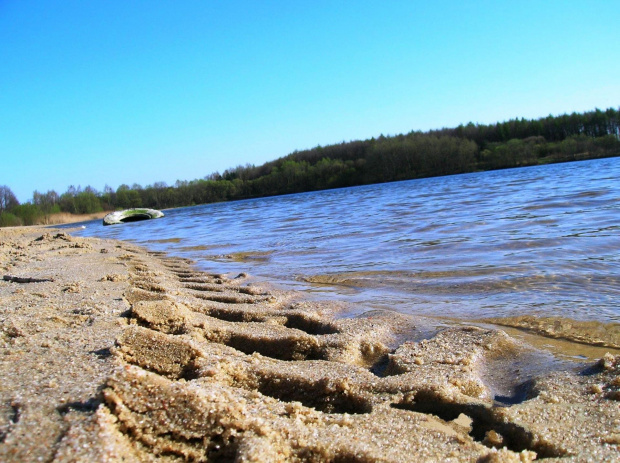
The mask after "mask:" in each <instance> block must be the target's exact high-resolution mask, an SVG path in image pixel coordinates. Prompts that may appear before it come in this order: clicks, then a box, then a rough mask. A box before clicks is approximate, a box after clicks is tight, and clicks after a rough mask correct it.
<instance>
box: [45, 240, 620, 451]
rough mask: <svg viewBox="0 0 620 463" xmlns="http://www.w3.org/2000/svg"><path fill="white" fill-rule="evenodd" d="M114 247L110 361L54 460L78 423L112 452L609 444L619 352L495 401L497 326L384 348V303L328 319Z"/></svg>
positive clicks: (388, 326) (187, 266) (238, 284)
mask: <svg viewBox="0 0 620 463" xmlns="http://www.w3.org/2000/svg"><path fill="white" fill-rule="evenodd" d="M123 259H124V260H125V261H126V262H127V265H128V266H129V269H130V283H131V288H130V289H129V290H128V291H127V292H126V293H125V297H126V299H127V301H128V303H129V305H130V310H129V311H128V313H126V317H127V321H128V325H129V326H128V327H127V328H126V329H125V330H124V332H123V334H122V335H121V336H120V337H119V338H118V339H117V341H116V346H115V347H114V348H113V349H112V351H113V354H114V356H115V358H116V359H118V361H119V363H120V365H121V366H120V367H119V368H118V370H117V372H116V373H115V374H114V375H113V376H112V377H111V378H110V379H109V381H108V382H107V384H106V387H105V388H104V390H103V393H102V401H103V405H102V406H101V407H100V408H99V409H98V410H97V412H96V414H95V416H94V418H93V420H92V422H89V423H86V424H82V425H81V426H83V427H84V429H77V428H76V429H75V430H74V433H73V434H74V436H73V437H66V442H65V443H64V445H61V446H60V450H59V452H58V453H57V457H58V458H60V459H62V457H63V455H64V456H66V455H74V456H75V455H79V453H80V452H79V448H78V446H76V445H75V442H80V438H79V436H87V437H81V439H82V440H86V441H89V442H90V445H96V446H98V447H99V448H102V449H106V452H107V453H105V455H108V456H111V458H112V459H114V458H120V457H121V456H122V458H123V459H124V461H132V460H135V461H149V460H161V461H168V460H170V461H177V460H189V461H274V462H275V461H300V462H305V461H308V462H319V461H330V462H364V461H393V462H402V461H531V460H532V459H535V458H538V459H543V458H547V459H550V460H552V461H553V460H554V459H561V461H571V460H574V461H581V460H582V459H583V458H586V457H587V458H591V459H593V460H594V461H606V460H607V461H612V460H614V459H618V458H620V451H619V444H620V406H619V404H618V401H617V400H618V399H619V398H620V397H619V396H620V392H618V391H619V389H620V378H619V373H620V365H619V363H620V362H619V360H620V358H613V357H611V356H609V357H608V358H605V359H603V360H601V362H599V363H598V364H596V365H590V366H589V367H587V368H586V367H585V366H584V369H582V371H580V372H562V373H555V374H550V375H548V376H546V377H543V378H538V379H536V380H533V381H530V382H528V383H526V384H523V385H521V386H520V387H519V388H517V389H516V390H515V393H514V396H512V397H509V398H508V400H507V402H514V403H513V405H511V406H507V405H506V404H503V406H500V405H502V404H498V402H497V401H495V400H494V392H493V390H492V389H491V387H490V386H489V385H488V384H487V383H486V381H485V377H486V376H485V374H484V372H485V371H488V370H489V369H490V368H494V366H497V365H500V364H502V361H504V360H505V361H506V362H507V363H509V360H510V359H513V358H515V357H518V356H519V355H520V354H521V351H522V348H521V347H520V346H519V345H518V344H516V343H515V342H514V341H513V340H512V339H511V338H509V337H508V336H507V335H505V334H504V333H503V332H501V331H491V330H483V329H479V328H473V327H471V328H452V329H448V330H445V331H442V332H440V333H439V334H437V335H436V336H434V337H433V338H431V339H428V340H425V341H422V342H418V343H413V342H408V343H404V344H402V345H400V346H399V347H398V348H396V349H395V350H390V349H388V347H386V346H387V345H388V344H390V342H391V341H392V333H393V332H395V331H396V330H397V329H398V328H399V327H400V326H401V325H402V324H403V323H407V321H406V320H404V319H400V318H399V317H398V315H397V314H392V315H391V316H389V317H388V316H379V317H369V318H361V319H335V318H334V317H333V315H334V309H333V308H331V307H328V306H326V305H322V304H316V303H308V302H303V301H299V300H296V299H295V296H293V295H291V294H282V293H278V292H275V291H265V290H263V289H261V288H260V287H256V286H252V285H247V284H246V283H245V281H246V278H245V275H240V276H239V277H237V278H231V279H229V278H227V277H225V276H223V275H212V274H205V273H202V272H197V271H195V270H194V269H193V267H192V264H191V262H188V261H185V260H183V259H175V258H166V257H165V256H161V255H157V254H154V253H151V254H150V255H148V256H147V255H144V254H142V253H141V252H138V251H137V250H136V251H135V252H129V253H127V254H125V255H124V256H123ZM69 434H71V433H69ZM76 436H77V437H76ZM88 436H90V437H88ZM93 436H96V437H93Z"/></svg>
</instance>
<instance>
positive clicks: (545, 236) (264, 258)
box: [78, 158, 620, 323]
mask: <svg viewBox="0 0 620 463" xmlns="http://www.w3.org/2000/svg"><path fill="white" fill-rule="evenodd" d="M619 178H620V158H613V159H602V160H594V161H582V162H574V163H565V164H555V165H548V166H537V167H528V168H521V169H508V170H501V171H493V172H482V173H474V174H465V175H455V176H448V177H438V178H430V179H421V180H412V181H405V182H397V183H388V184H381V185H369V186H362V187H355V188H345V189H339V190H329V191H321V192H313V193H303V194H296V195H288V196H279V197H272V198H261V199H252V200H246V201H237V202H230V203H219V204H208V205H202V206H195V207H189V208H182V209H174V210H168V211H166V217H165V218H163V219H159V220H151V221H145V222H136V223H129V224H124V225H118V226H110V227H103V226H102V225H101V222H100V221H93V222H87V223H85V224H84V225H86V229H84V230H83V231H81V232H79V233H78V234H80V235H82V236H97V237H109V238H117V239H123V240H129V241H132V242H135V243H137V244H141V245H145V246H147V247H148V248H150V249H153V250H158V251H166V252H168V253H171V254H174V255H179V256H184V257H190V258H192V259H194V260H195V261H196V262H197V263H198V266H199V267H200V268H202V269H204V270H209V271H216V272H223V273H239V272H248V273H250V274H251V275H253V276H255V277H257V278H258V279H260V280H268V281H270V282H272V283H274V284H276V285H277V286H279V287H282V288H287V289H297V290H304V291H306V292H307V293H308V295H309V296H310V297H314V298H334V299H339V300H344V301H348V302H350V303H351V304H352V305H351V307H352V313H362V312H364V311H367V310H371V309H390V310H396V311H399V312H403V313H408V314H413V315H423V316H433V317H448V318H458V319H466V320H474V319H481V318H488V317H513V316H519V315H526V314H531V315H538V316H547V317H567V318H572V319H576V320H595V321H600V322H604V323H609V322H620V304H619V301H620V214H619V212H620V210H619V209H620V181H619Z"/></svg>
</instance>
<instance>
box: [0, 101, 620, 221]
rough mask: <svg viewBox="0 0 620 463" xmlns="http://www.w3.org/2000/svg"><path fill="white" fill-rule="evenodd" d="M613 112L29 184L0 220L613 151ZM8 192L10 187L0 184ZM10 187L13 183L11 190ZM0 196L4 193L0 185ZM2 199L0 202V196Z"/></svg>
mask: <svg viewBox="0 0 620 463" xmlns="http://www.w3.org/2000/svg"><path fill="white" fill-rule="evenodd" d="M619 116H620V114H619V111H618V110H615V109H612V108H610V109H607V110H606V111H601V110H599V109H597V110H595V111H589V112H585V113H580V114H578V113H573V114H570V115H561V116H548V117H546V118H541V119H535V120H526V119H513V120H509V121H506V122H500V123H496V124H490V125H483V124H473V123H469V124H467V125H460V126H458V127H456V128H444V129H440V130H432V131H428V132H419V131H412V132H410V133H408V134H402V135H396V136H383V135H381V136H380V137H378V138H371V139H369V140H363V141H350V142H346V143H345V142H342V143H340V144H335V145H329V146H325V147H322V146H317V147H316V148H312V149H309V150H304V151H295V152H293V153H291V154H289V155H288V156H285V157H282V158H280V159H276V160H275V161H271V162H267V163H265V164H263V165H261V166H254V165H246V166H238V167H236V168H232V169H228V170H226V171H224V173H222V174H220V173H219V172H215V173H213V174H210V175H208V176H207V177H205V178H203V179H198V180H192V181H180V180H179V181H177V182H176V183H175V184H174V185H173V186H169V185H166V184H165V183H163V182H159V183H155V184H153V185H149V186H147V187H144V188H143V187H142V186H140V185H137V184H134V185H132V186H129V185H121V186H120V187H118V188H117V189H116V190H113V189H112V188H110V187H107V186H106V187H105V188H104V190H103V191H102V192H99V191H97V190H95V189H94V188H92V187H90V186H89V187H86V188H84V189H82V188H81V187H77V188H76V187H73V186H71V187H69V189H68V190H67V191H66V192H65V193H63V194H62V195H58V194H57V193H56V192H55V191H48V192H47V193H39V192H37V191H35V192H34V194H33V198H32V201H30V202H28V203H26V204H21V205H20V204H19V203H18V202H17V200H16V199H15V198H14V196H13V200H12V201H4V203H3V201H2V199H0V226H4V225H20V224H25V225H27V224H30V223H34V222H35V221H37V220H39V221H40V220H41V217H45V216H46V215H49V214H53V213H55V212H69V213H72V214H88V213H93V212H98V211H104V210H115V209H127V208H130V207H149V208H155V209H165V208H171V207H179V206H189V205H194V204H204V203H211V202H218V201H228V200H236V199H245V198H254V197H261V196H273V195H280V194H287V193H300V192H304V191H314V190H322V189H328V188H339V187H347V186H355V185H364V184H370V183H382V182H390V181H396V180H407V179H414V178H422V177H432V176H440V175H449V174H459V173H465V172H474V171H481V170H492V169H503V168H509V167H519V166H529V165H536V164H542V163H552V162H566V161H574V160H581V159H593V158H599V157H610V156H619V155H620V117H619ZM2 188H3V189H4V190H5V197H8V196H10V195H8V196H7V194H6V193H7V192H6V190H8V192H9V193H10V190H9V189H8V187H0V193H1V192H2ZM11 194H12V193H11ZM0 198H2V196H1V194H0ZM3 204H4V205H3Z"/></svg>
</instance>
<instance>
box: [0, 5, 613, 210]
mask: <svg viewBox="0 0 620 463" xmlns="http://www.w3.org/2000/svg"><path fill="white" fill-rule="evenodd" d="M619 31H620V4H619V3H618V1H617V0H610V1H597V0H593V1H583V0H580V1H570V0H566V1H545V0H542V1H541V0H537V1H518V2H516V1H497V0H496V1H462V0H459V1H432V2H431V1H414V0H408V1H390V0H384V1H374V2H371V1H363V0H358V1H329V2H328V1H321V0H309V1H284V0H282V1H258V0H256V1H236V0H226V1H223V0H217V1H215V0H212V1H208V0H202V1H185V0H184V1H172V0H170V1H158V0H148V1H132V0H123V1H119V0H105V1H104V0H89V1H83V0H80V1H77V0H39V1H29V0H0V161H1V162H0V185H8V186H9V187H10V188H11V189H12V190H13V191H14V193H15V194H16V195H17V197H18V199H19V200H20V201H22V202H24V201H27V200H29V199H30V198H31V197H32V192H33V191H34V190H35V189H36V190H39V191H42V192H45V191H47V190H50V189H54V190H56V191H57V192H58V193H63V192H64V191H66V189H67V187H68V186H69V185H75V186H77V185H81V186H82V187H85V186H86V185H91V186H93V187H94V188H96V189H98V190H102V189H103V187H104V185H106V184H108V185H110V186H111V187H113V188H114V189H116V188H117V187H118V186H119V185H120V184H123V183H126V184H129V185H131V184H133V183H139V184H141V185H142V186H146V185H148V184H152V183H154V182H158V181H164V182H166V183H168V184H174V182H175V181H176V180H177V179H181V180H193V179H196V178H202V177H204V176H206V175H208V174H210V173H212V172H215V171H220V172H222V171H223V170H225V169H226V168H229V167H235V166H237V165H239V164H246V163H251V164H256V165H258V164H262V163H263V162H265V161H269V160H273V159H276V158H278V157H281V156H284V155H286V154H288V153H290V152H292V151H293V150H295V149H305V148H311V147H314V146H316V145H318V144H320V145H326V144H331V143H337V142H341V141H343V140H344V141H349V140H354V139H365V138H370V137H372V136H378V135H380V134H385V135H387V134H397V133H405V132H409V131H411V130H427V129H432V128H441V127H452V126H456V125H458V124H460V123H467V122H469V121H472V122H479V123H493V122H497V121H503V120H507V119H511V118H514V117H525V118H536V117H542V116H546V115H548V114H554V115H557V114H563V113H570V112H573V111H579V112H580V111H587V110H592V109H594V108H595V107H598V108H601V109H605V108H608V107H614V108H617V107H618V106H620V32H619Z"/></svg>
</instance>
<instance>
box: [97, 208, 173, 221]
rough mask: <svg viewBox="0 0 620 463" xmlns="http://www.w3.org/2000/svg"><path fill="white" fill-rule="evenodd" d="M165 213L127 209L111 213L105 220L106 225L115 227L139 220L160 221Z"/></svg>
mask: <svg viewBox="0 0 620 463" xmlns="http://www.w3.org/2000/svg"><path fill="white" fill-rule="evenodd" d="M163 216H164V213H163V212H162V211H158V210H157V209H125V210H124V211H116V212H111V213H109V214H108V215H106V216H105V217H104V218H103V224H104V225H115V224H119V223H126V222H137V221H139V220H150V219H159V218H160V217H163Z"/></svg>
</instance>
